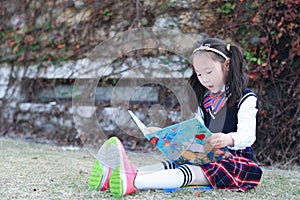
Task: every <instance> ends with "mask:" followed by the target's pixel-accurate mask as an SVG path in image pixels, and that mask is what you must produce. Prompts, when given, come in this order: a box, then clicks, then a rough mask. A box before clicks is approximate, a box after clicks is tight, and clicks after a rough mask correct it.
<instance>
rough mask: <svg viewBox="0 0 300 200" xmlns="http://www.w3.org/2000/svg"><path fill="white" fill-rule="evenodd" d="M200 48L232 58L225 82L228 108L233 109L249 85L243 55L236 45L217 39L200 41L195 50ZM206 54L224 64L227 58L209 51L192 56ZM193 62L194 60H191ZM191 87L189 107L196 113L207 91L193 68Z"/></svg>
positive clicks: (190, 80)
mask: <svg viewBox="0 0 300 200" xmlns="http://www.w3.org/2000/svg"><path fill="white" fill-rule="evenodd" d="M200 46H209V47H210V48H213V49H217V50H219V51H221V52H222V53H223V54H225V55H226V56H227V57H228V58H230V65H229V71H228V74H227V77H226V82H225V94H226V96H227V97H229V98H228V103H227V105H228V107H232V106H234V105H235V103H236V102H237V101H238V100H239V99H240V98H241V97H242V95H243V90H244V89H245V88H246V86H247V84H248V76H247V75H246V74H245V73H244V71H243V54H242V52H241V51H240V50H239V48H238V47H236V46H234V45H230V44H227V43H226V42H225V41H223V40H220V39H216V38H207V39H204V40H202V41H199V42H197V43H196V45H195V49H196V48H199V47H200ZM202 52H206V53H209V54H210V55H211V58H212V59H213V60H215V61H219V62H220V63H222V64H224V62H225V58H224V57H223V56H221V55H220V54H218V53H217V52H213V51H210V50H209V49H208V50H205V49H204V50H201V51H197V52H195V53H194V54H193V55H192V58H193V56H194V55H195V54H196V53H197V54H198V53H202ZM191 60H192V59H191ZM188 83H189V85H188V88H187V92H188V96H189V105H190V107H191V109H192V111H194V112H195V111H196V110H197V108H198V106H199V105H200V103H202V102H203V99H204V95H205V94H206V92H207V89H206V88H205V87H204V86H203V85H202V84H201V83H200V81H199V79H198V77H197V74H196V72H195V69H194V67H193V74H192V76H191V77H190V78H189V81H188Z"/></svg>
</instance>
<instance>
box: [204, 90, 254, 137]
mask: <svg viewBox="0 0 300 200" xmlns="http://www.w3.org/2000/svg"><path fill="white" fill-rule="evenodd" d="M249 96H255V97H256V95H255V94H254V93H253V92H252V91H251V90H249V89H245V90H244V91H243V97H242V98H241V99H240V100H239V101H238V102H237V103H236V104H235V105H234V106H233V107H231V108H228V107H227V106H224V107H223V108H221V110H220V111H219V112H218V113H217V114H215V115H214V114H213V113H212V115H213V116H212V115H211V114H210V113H208V112H206V110H205V108H204V106H203V104H201V106H200V107H201V110H202V113H203V116H204V123H205V126H206V127H208V129H209V130H210V131H211V132H213V133H217V132H222V133H230V132H236V131H237V124H238V118H237V114H238V111H239V108H240V106H241V104H242V103H243V102H244V101H245V99H246V98H248V97H249ZM226 105H227V104H226ZM256 108H257V103H256Z"/></svg>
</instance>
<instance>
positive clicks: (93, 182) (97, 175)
mask: <svg viewBox="0 0 300 200" xmlns="http://www.w3.org/2000/svg"><path fill="white" fill-rule="evenodd" d="M102 177H103V170H102V169H101V167H100V163H99V161H98V160H96V161H95V163H94V167H93V169H92V172H91V175H90V179H89V181H88V185H89V188H90V189H92V190H98V189H99V186H100V183H101V180H102Z"/></svg>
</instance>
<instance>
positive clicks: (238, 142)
mask: <svg viewBox="0 0 300 200" xmlns="http://www.w3.org/2000/svg"><path fill="white" fill-rule="evenodd" d="M256 103H257V98H256V97H255V96H248V97H246V98H245V100H244V101H243V103H242V104H240V108H239V111H238V113H237V118H238V124H237V131H236V132H230V133H228V134H230V135H231V137H232V139H233V140H234V146H231V147H228V148H230V149H232V150H238V149H245V148H246V147H250V146H251V145H252V144H253V143H254V142H255V140H256V115H257V111H258V109H257V108H256ZM196 116H197V118H198V119H199V120H200V121H201V122H202V123H203V124H204V120H203V114H202V110H201V108H199V109H198V112H197V113H196Z"/></svg>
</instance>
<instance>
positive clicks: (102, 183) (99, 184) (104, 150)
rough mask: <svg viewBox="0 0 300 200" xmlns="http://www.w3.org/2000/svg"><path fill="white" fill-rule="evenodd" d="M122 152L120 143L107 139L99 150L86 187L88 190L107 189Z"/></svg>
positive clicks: (113, 139)
mask: <svg viewBox="0 0 300 200" xmlns="http://www.w3.org/2000/svg"><path fill="white" fill-rule="evenodd" d="M123 151H124V147H123V145H122V143H121V141H120V140H119V139H118V138H116V137H111V138H109V139H108V140H107V141H106V142H105V143H104V144H103V145H102V146H101V148H100V149H99V151H98V153H97V156H96V161H95V163H94V166H93V169H92V172H91V175H90V179H89V181H88V185H89V188H90V189H94V190H98V189H100V190H101V191H103V190H106V189H108V188H109V179H110V175H111V172H112V170H113V169H115V168H116V167H117V166H119V163H120V155H121V154H122V152H123Z"/></svg>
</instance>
